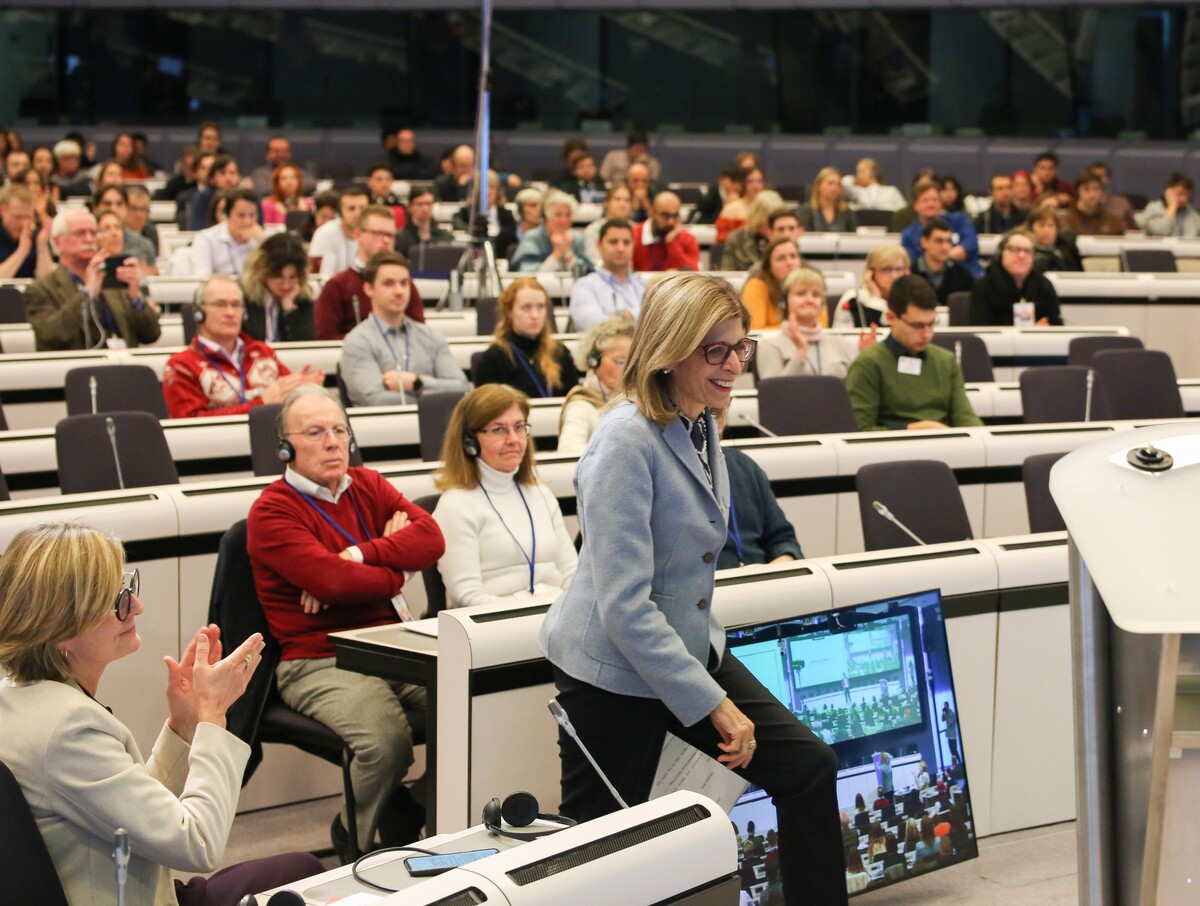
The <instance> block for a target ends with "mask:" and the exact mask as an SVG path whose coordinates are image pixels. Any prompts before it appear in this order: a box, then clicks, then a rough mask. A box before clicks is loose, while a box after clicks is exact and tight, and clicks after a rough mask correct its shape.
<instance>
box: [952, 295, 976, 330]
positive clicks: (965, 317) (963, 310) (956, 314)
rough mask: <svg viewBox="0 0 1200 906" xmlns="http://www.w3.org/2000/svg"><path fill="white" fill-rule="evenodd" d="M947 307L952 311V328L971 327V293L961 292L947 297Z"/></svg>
mask: <svg viewBox="0 0 1200 906" xmlns="http://www.w3.org/2000/svg"><path fill="white" fill-rule="evenodd" d="M946 307H947V308H948V309H950V326H951V327H969V326H970V325H971V293H970V291H963V290H959V291H958V292H956V293H951V294H950V295H948V296H947V297H946Z"/></svg>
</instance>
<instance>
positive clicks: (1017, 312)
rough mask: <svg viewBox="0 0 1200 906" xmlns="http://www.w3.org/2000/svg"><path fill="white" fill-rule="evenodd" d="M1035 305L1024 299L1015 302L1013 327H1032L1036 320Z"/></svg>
mask: <svg viewBox="0 0 1200 906" xmlns="http://www.w3.org/2000/svg"><path fill="white" fill-rule="evenodd" d="M1034 311H1035V309H1034V305H1033V303H1032V302H1026V301H1025V300H1024V299H1022V300H1021V301H1020V302H1014V303H1013V327H1032V326H1033V321H1034Z"/></svg>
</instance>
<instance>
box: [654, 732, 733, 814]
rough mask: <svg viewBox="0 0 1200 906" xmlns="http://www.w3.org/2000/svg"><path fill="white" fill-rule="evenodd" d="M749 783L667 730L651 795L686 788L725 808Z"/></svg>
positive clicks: (663, 794) (655, 795)
mask: <svg viewBox="0 0 1200 906" xmlns="http://www.w3.org/2000/svg"><path fill="white" fill-rule="evenodd" d="M749 785H750V784H748V783H747V782H746V781H745V780H743V779H742V778H741V777H739V776H738V775H737V774H735V773H734V772H733V771H731V770H729V768H727V767H725V765H723V764H721V763H720V762H719V761H717V760H716V759H715V758H710V757H708V756H707V755H705V754H704V753H703V752H701V751H700V750H699V749H697V748H695V747H694V746H691V745H689V744H688V743H686V742H684V741H683V740H682V739H680V738H679V737H678V736H676V735H675V734H673V733H668V734H667V738H666V739H665V740H664V741H663V748H662V755H660V756H659V759H658V770H657V771H656V772H655V775H654V786H652V787H651V788H650V798H651V799H657V798H658V797H659V796H665V795H667V793H674V792H675V791H676V790H688V791H689V792H692V793H701V794H703V795H705V796H707V797H708V798H709V799H711V800H713V801H714V802H715V803H717V804H718V805H719V806H721V808H723V809H725V811H726V812H728V811H729V810H730V809H732V808H733V807H734V805H735V804H736V803H737V801H738V797H739V796H741V795H742V793H744V792H746V787H748V786H749Z"/></svg>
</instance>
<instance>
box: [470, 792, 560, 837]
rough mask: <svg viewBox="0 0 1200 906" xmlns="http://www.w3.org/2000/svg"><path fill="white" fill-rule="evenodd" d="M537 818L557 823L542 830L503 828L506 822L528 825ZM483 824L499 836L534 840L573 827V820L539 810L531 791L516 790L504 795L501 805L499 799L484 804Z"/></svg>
mask: <svg viewBox="0 0 1200 906" xmlns="http://www.w3.org/2000/svg"><path fill="white" fill-rule="evenodd" d="M539 819H540V820H542V821H550V822H552V823H554V824H557V825H558V827H548V828H545V829H543V830H533V831H512V830H505V829H504V824H505V823H506V822H507V823H508V824H509V825H510V826H511V827H528V826H529V825H531V824H533V822H534V821H537V820H539ZM483 826H484V827H486V828H487V829H488V830H490V831H491V832H492V833H493V834H499V835H500V836H501V837H510V838H512V839H513V840H536V839H537V838H538V837H545V836H547V835H549V834H556V833H558V832H559V831H560V830H566V829H567V828H568V827H574V826H575V822H574V821H572V820H571V819H570V818H564V817H563V816H562V815H547V814H544V813H542V812H539V811H538V801H537V800H536V799H535V798H534V797H533V794H532V793H525V792H517V793H510V794H509V795H508V796H507V797H505V799H504V804H503V805H501V803H500V800H499V799H493V800H492V801H491V802H489V803H488V804H487V805H485V806H484V807H483Z"/></svg>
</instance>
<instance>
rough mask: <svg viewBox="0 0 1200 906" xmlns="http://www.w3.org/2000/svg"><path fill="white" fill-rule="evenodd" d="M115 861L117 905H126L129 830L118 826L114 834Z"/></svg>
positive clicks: (113, 855)
mask: <svg viewBox="0 0 1200 906" xmlns="http://www.w3.org/2000/svg"><path fill="white" fill-rule="evenodd" d="M112 857H113V861H114V862H116V863H117V906H125V877H126V875H127V874H128V873H129V831H127V830H125V828H123V827H118V828H117V832H116V834H115V835H114V836H113V854H112Z"/></svg>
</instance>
